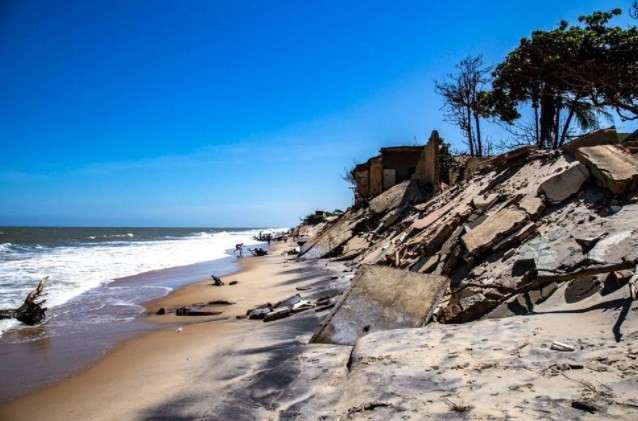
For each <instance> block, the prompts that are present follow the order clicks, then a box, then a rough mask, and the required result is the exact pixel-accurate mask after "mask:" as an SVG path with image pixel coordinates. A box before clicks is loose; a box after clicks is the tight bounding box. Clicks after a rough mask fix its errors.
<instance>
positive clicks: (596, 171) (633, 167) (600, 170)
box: [576, 145, 638, 194]
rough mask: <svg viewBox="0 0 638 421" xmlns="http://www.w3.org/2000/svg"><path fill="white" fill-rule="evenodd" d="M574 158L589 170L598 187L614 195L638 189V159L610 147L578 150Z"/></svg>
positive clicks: (601, 146) (603, 146) (602, 146)
mask: <svg viewBox="0 0 638 421" xmlns="http://www.w3.org/2000/svg"><path fill="white" fill-rule="evenodd" d="M576 158H577V159H578V160H579V161H580V162H581V163H583V164H585V165H586V166H587V168H589V170H590V171H591V173H592V174H593V175H594V177H595V178H596V181H597V183H598V185H599V186H601V187H604V188H606V189H609V190H611V191H612V192H613V193H615V194H621V193H623V192H625V191H629V190H634V189H636V188H638V158H637V157H636V156H634V155H631V154H628V153H626V152H623V151H622V150H621V149H619V148H617V147H615V146H612V145H600V146H592V147H584V148H580V149H578V151H577V152H576Z"/></svg>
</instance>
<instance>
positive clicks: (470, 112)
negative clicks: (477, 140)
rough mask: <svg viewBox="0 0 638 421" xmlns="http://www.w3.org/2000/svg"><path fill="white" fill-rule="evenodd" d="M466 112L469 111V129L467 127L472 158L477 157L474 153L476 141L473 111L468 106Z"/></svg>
mask: <svg viewBox="0 0 638 421" xmlns="http://www.w3.org/2000/svg"><path fill="white" fill-rule="evenodd" d="M466 111H467V127H466V131H467V143H468V145H469V147H470V156H476V154H475V151H474V139H473V136H472V110H471V109H470V106H469V105H468V106H466Z"/></svg>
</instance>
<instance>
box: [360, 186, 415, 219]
mask: <svg viewBox="0 0 638 421" xmlns="http://www.w3.org/2000/svg"><path fill="white" fill-rule="evenodd" d="M423 199H424V195H423V192H422V190H421V188H420V187H419V182H418V180H408V181H404V182H403V183H399V184H397V185H395V186H392V187H391V188H389V189H388V190H386V191H384V192H383V193H381V194H380V195H378V196H377V197H375V198H374V199H372V200H371V201H370V210H372V212H374V213H383V212H387V211H389V210H390V209H394V208H397V207H399V206H401V205H409V204H413V203H416V202H419V201H422V200H423Z"/></svg>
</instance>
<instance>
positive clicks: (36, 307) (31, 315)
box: [0, 276, 49, 326]
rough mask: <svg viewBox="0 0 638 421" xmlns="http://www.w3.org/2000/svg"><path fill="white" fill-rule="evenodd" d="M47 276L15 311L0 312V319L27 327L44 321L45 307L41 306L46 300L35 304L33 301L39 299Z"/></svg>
mask: <svg viewBox="0 0 638 421" xmlns="http://www.w3.org/2000/svg"><path fill="white" fill-rule="evenodd" d="M47 279H49V277H48V276H45V277H44V278H42V279H41V280H40V283H39V284H38V286H37V288H36V289H34V290H33V291H31V292H30V293H29V295H27V298H26V299H25V300H24V304H22V305H21V306H20V307H18V308H16V309H11V310H0V319H17V320H19V321H20V322H22V323H24V324H27V325H31V326H32V325H35V324H38V323H40V322H41V321H42V319H44V316H45V314H44V313H45V311H46V310H47V309H46V307H42V304H44V302H45V301H46V300H42V301H40V302H36V301H35V300H36V299H37V298H38V297H40V296H41V295H42V293H43V291H44V284H45V283H46V281H47Z"/></svg>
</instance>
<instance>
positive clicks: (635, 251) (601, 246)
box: [587, 229, 638, 264]
mask: <svg viewBox="0 0 638 421" xmlns="http://www.w3.org/2000/svg"><path fill="white" fill-rule="evenodd" d="M637 234H638V229H636V230H625V231H620V232H616V233H613V234H610V235H608V236H606V237H605V238H603V239H602V240H599V241H598V242H597V243H596V245H595V246H594V247H593V248H592V249H591V250H590V251H589V253H587V258H588V259H589V260H590V261H592V262H594V263H597V264H607V263H621V262H623V261H634V260H636V259H638V235H637Z"/></svg>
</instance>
